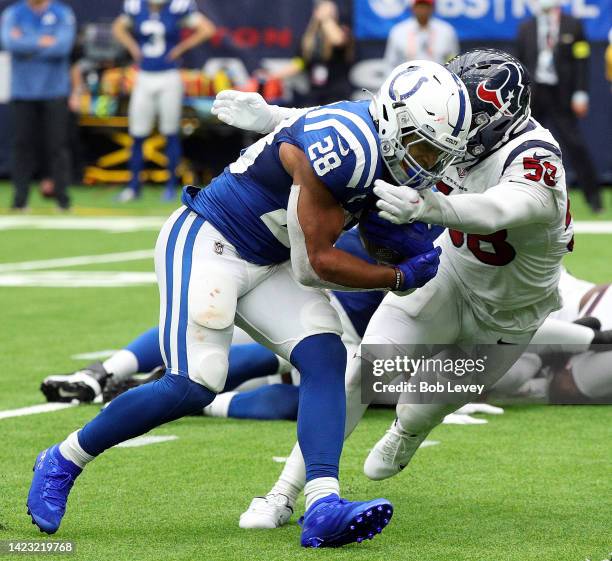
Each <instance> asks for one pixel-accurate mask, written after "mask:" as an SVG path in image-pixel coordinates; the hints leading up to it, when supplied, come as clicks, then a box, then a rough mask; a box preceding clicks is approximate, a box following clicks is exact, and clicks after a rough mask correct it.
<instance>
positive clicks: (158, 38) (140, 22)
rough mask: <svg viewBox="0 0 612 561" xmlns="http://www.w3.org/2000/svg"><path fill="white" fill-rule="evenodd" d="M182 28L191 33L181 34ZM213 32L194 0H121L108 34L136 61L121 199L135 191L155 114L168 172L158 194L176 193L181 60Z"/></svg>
mask: <svg viewBox="0 0 612 561" xmlns="http://www.w3.org/2000/svg"><path fill="white" fill-rule="evenodd" d="M184 29H190V30H191V31H192V33H191V34H189V35H188V36H186V37H184V38H182V32H183V30H184ZM215 31H216V29H215V26H214V24H213V23H212V22H211V21H210V20H209V19H208V18H206V17H205V16H204V14H202V13H201V12H199V11H198V9H197V6H196V4H195V1H194V0H125V3H124V8H123V13H122V14H121V15H120V16H119V17H118V18H117V19H116V20H115V21H114V23H113V34H114V36H115V38H116V39H117V41H119V43H121V45H123V47H125V49H126V50H127V51H128V52H129V54H130V55H131V57H132V59H133V60H134V62H135V63H136V64H137V65H138V66H139V72H138V78H137V80H136V84H135V86H134V90H133V91H132V97H131V99H130V106H129V113H128V119H129V132H130V136H131V137H132V139H133V144H132V157H131V160H130V171H131V173H132V179H131V181H130V184H129V185H128V187H126V188H125V189H124V190H123V191H122V192H121V193H120V194H119V197H118V200H119V201H120V202H127V201H131V200H133V199H136V198H138V197H139V196H140V187H141V178H140V174H141V172H142V171H143V169H144V154H143V144H144V141H145V139H146V138H147V137H148V136H149V135H150V134H151V133H152V132H153V127H154V125H155V119H156V117H159V132H160V133H161V134H163V135H164V136H165V137H166V156H167V157H168V170H169V172H170V178H169V180H168V184H167V185H166V189H165V191H164V195H163V198H164V200H173V199H175V198H176V191H177V189H176V188H177V185H178V178H177V167H178V165H179V163H180V160H181V139H180V137H179V128H180V121H181V113H182V108H183V82H182V79H181V75H180V72H179V65H180V59H181V57H182V56H183V55H184V54H185V53H186V52H187V51H189V50H191V49H193V48H194V47H197V46H198V45H200V44H201V43H203V42H204V41H206V40H208V39H210V38H211V37H212V36H213V35H214V34H215Z"/></svg>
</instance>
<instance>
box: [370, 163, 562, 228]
mask: <svg viewBox="0 0 612 561" xmlns="http://www.w3.org/2000/svg"><path fill="white" fill-rule="evenodd" d="M553 162H554V163H553ZM546 164H547V165H548V166H547V167H546ZM525 166H527V167H525ZM530 166H533V167H530ZM534 168H535V169H534ZM551 170H554V172H552V171H551ZM557 172H558V173H559V174H561V173H563V167H562V164H561V161H560V159H559V158H558V157H557V156H555V155H548V156H547V157H546V159H545V160H544V159H542V160H536V159H535V158H530V157H527V156H525V158H522V157H519V158H517V159H516V160H515V162H514V163H513V164H512V166H511V167H510V169H509V170H508V172H507V173H505V174H504V175H503V176H502V178H501V180H500V182H499V183H498V184H497V185H495V186H494V187H492V188H490V189H488V190H487V191H485V192H484V193H479V194H477V193H473V194H465V195H463V194H462V195H460V196H450V197H449V196H446V195H443V194H442V193H440V192H434V191H429V190H425V191H421V192H418V191H415V190H414V189H411V188H409V187H400V188H398V187H395V186H393V185H389V184H388V183H385V182H384V181H377V182H376V183H377V184H376V186H375V188H374V193H375V194H376V195H377V196H378V197H379V198H380V200H379V201H378V202H377V206H378V208H379V209H380V211H381V212H380V216H381V217H382V218H385V219H387V220H389V221H390V222H393V223H395V224H401V223H407V222H412V221H414V220H420V221H422V222H427V223H429V224H439V225H441V226H446V227H447V228H451V229H453V230H459V231H461V232H467V233H470V234H485V235H486V234H492V233H494V232H497V231H498V230H503V229H506V228H515V227H518V226H524V225H527V224H539V223H541V224H547V223H550V222H551V221H552V220H554V219H555V217H557V216H558V213H559V209H558V208H557V203H556V200H555V194H554V190H555V186H556V181H557V179H558V177H555V175H556V174H557Z"/></svg>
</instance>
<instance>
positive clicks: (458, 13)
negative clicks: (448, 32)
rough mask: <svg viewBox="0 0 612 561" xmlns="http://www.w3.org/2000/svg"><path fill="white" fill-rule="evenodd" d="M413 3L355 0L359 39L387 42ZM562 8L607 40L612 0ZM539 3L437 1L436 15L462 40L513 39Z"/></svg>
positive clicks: (571, 2)
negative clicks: (392, 29) (451, 26)
mask: <svg viewBox="0 0 612 561" xmlns="http://www.w3.org/2000/svg"><path fill="white" fill-rule="evenodd" d="M411 3H412V2H411V0H355V1H354V31H355V36H356V37H357V39H386V37H387V35H388V34H389V30H390V29H391V27H393V25H395V24H396V23H397V22H399V21H401V20H403V19H406V18H407V17H409V16H410V8H409V6H410V4H411ZM562 5H563V9H564V10H565V11H567V12H568V13H570V14H572V15H573V16H575V17H577V18H580V19H582V20H583V21H584V24H585V27H586V33H587V37H588V38H589V39H590V40H592V41H603V40H607V38H608V31H609V30H610V27H611V26H612V3H611V2H610V0H562ZM537 6H538V0H435V11H436V15H437V16H438V17H440V18H442V19H444V20H446V21H448V22H449V23H450V24H452V25H453V26H454V27H455V28H456V29H457V33H458V34H459V39H461V40H478V39H488V40H511V39H514V37H515V36H516V32H517V28H518V24H519V22H520V21H521V20H523V19H524V18H526V17H529V16H531V15H532V14H533V13H534V12H535V11H536V10H537Z"/></svg>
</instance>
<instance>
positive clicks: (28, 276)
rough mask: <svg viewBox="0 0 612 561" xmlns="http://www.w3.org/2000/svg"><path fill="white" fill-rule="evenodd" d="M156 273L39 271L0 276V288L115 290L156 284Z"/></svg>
mask: <svg viewBox="0 0 612 561" xmlns="http://www.w3.org/2000/svg"><path fill="white" fill-rule="evenodd" d="M156 282H157V279H156V277H155V273H153V272H151V273H147V272H142V273H129V272H121V271H117V272H115V271H72V272H67V271H39V272H24V273H4V274H0V286H20V287H23V286H36V287H50V288H76V287H89V288H109V287H111V288H115V287H120V286H144V285H150V284H155V283H156Z"/></svg>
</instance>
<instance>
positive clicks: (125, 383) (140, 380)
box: [102, 366, 166, 403]
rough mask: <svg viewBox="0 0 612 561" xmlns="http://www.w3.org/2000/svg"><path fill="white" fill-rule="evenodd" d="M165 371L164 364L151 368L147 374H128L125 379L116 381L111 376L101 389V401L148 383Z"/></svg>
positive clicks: (158, 377) (106, 400) (109, 399)
mask: <svg viewBox="0 0 612 561" xmlns="http://www.w3.org/2000/svg"><path fill="white" fill-rule="evenodd" d="M165 372H166V367H165V366H158V367H157V368H154V369H153V370H151V372H149V373H148V374H136V375H135V376H130V377H129V378H127V379H125V380H121V381H116V380H115V379H113V378H111V379H110V380H108V382H107V383H106V385H105V386H104V389H103V390H102V401H103V402H104V403H108V402H109V401H111V400H113V399H115V398H116V397H117V396H118V395H121V394H122V393H124V392H126V391H128V390H131V389H132V388H137V387H138V386H142V385H143V384H148V383H149V382H153V381H154V380H159V379H160V378H161V377H162V376H163V375H164V374H165Z"/></svg>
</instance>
